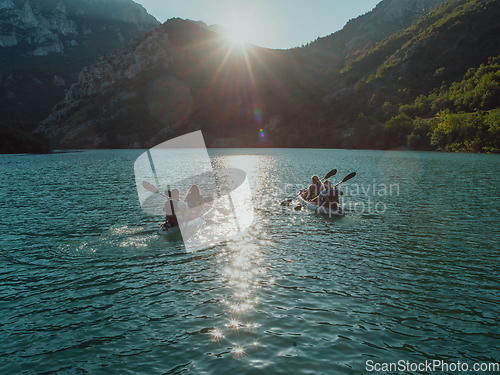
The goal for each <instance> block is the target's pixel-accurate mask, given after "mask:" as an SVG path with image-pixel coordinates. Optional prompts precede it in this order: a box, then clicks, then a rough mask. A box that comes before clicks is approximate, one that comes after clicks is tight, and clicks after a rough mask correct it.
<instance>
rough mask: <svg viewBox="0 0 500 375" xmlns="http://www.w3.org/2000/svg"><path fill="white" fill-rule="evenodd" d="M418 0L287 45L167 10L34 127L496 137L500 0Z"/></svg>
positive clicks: (148, 140)
mask: <svg viewBox="0 0 500 375" xmlns="http://www.w3.org/2000/svg"><path fill="white" fill-rule="evenodd" d="M415 3H417V4H418V7H420V6H422V4H424V3H425V2H409V1H406V0H392V1H382V2H381V3H380V4H379V5H378V6H377V7H376V8H375V9H374V10H373V11H372V12H371V13H368V14H366V15H363V16H361V17H359V19H356V20H353V21H350V22H349V23H348V24H347V25H346V27H344V29H343V30H341V31H339V32H338V33H335V34H332V35H331V36H329V37H326V38H322V39H319V40H317V41H316V42H314V43H312V44H310V45H308V46H305V47H303V48H295V49H291V50H269V49H265V48H259V47H255V46H245V47H240V46H238V45H237V44H231V43H230V42H229V41H228V39H226V38H225V37H223V36H221V35H219V34H216V33H214V32H212V31H210V29H209V28H207V27H206V25H205V24H200V23H195V22H191V21H187V20H181V19H172V20H169V21H167V22H166V23H165V24H163V25H162V26H161V27H159V28H157V29H155V30H153V31H152V32H149V33H147V34H146V35H144V36H143V37H141V38H137V39H134V40H133V41H132V42H131V43H129V44H128V45H127V46H125V47H124V48H122V49H120V50H118V51H116V52H113V53H110V54H108V55H106V56H104V57H102V58H101V59H100V60H99V61H98V62H97V63H95V64H93V65H89V66H87V67H86V68H85V69H84V70H82V72H81V73H80V76H79V80H78V82H77V83H76V84H74V85H72V86H71V88H70V89H69V90H68V92H67V94H66V97H65V99H64V100H63V101H61V102H60V103H58V104H57V105H56V106H55V107H54V108H53V110H52V113H51V115H50V116H49V117H48V118H47V119H45V120H44V121H43V122H42V123H41V124H40V126H39V127H38V128H37V131H38V132H41V133H44V134H47V135H48V136H49V137H51V139H52V140H53V141H54V142H55V144H56V146H57V147H59V148H129V147H151V146H153V145H155V144H158V143H160V142H162V141H164V140H166V139H169V138H173V137H174V136H176V135H180V134H185V133H187V132H190V131H194V130H198V129H202V130H203V131H204V135H205V137H206V138H207V141H208V142H207V143H208V144H212V141H213V140H216V142H214V144H215V145H220V144H226V145H227V144H230V145H232V146H238V147H269V146H273V147H328V148H378V149H380V148H382V149H387V148H395V147H400V146H406V147H411V148H415V149H429V150H434V149H438V150H447V151H475V152H498V151H500V143H499V139H500V137H499V133H500V130H499V124H498V118H500V114H499V113H498V111H500V103H499V98H500V91H499V90H500V89H499V88H500V78H499V76H500V73H497V70H496V69H497V68H498V61H499V60H498V59H497V56H499V55H500V37H499V36H500V33H499V32H498V31H499V26H498V23H497V19H498V17H499V16H500V2H498V1H496V0H449V1H446V2H442V1H441V2H440V1H435V2H431V1H428V2H427V4H428V5H427V6H429V5H431V6H432V5H434V8H433V9H432V10H429V11H425V12H423V11H421V12H420V13H419V11H418V7H416V6H414V5H415ZM411 17H416V19H414V21H413V22H411V23H410V20H411ZM408 24H410V25H409V26H408V27H403V28H401V25H408ZM398 25H399V26H398ZM398 27H399V29H398ZM394 29H397V31H396V32H393V33H392V34H390V33H391V32H392V30H394ZM384 35H388V36H387V37H384ZM365 43H367V44H365ZM464 111H467V112H466V113H463V112H464ZM422 116H425V117H422ZM471 124H472V125H471Z"/></svg>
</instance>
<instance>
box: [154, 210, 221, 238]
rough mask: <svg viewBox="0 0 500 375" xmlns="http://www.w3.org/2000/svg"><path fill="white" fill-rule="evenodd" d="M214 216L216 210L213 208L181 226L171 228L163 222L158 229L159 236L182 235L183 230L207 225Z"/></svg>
mask: <svg viewBox="0 0 500 375" xmlns="http://www.w3.org/2000/svg"><path fill="white" fill-rule="evenodd" d="M213 216H214V208H213V207H211V208H210V210H209V211H208V212H207V213H205V214H203V215H201V216H200V217H197V218H195V219H193V220H190V221H187V222H185V223H181V224H180V225H176V226H173V227H172V226H170V224H169V223H167V222H165V221H164V222H163V223H161V224H160V226H159V227H158V234H159V235H160V236H169V235H171V234H176V233H180V231H181V230H189V229H193V228H196V227H198V226H199V225H201V224H203V223H205V222H206V221H207V220H210V219H211V218H212V217H213Z"/></svg>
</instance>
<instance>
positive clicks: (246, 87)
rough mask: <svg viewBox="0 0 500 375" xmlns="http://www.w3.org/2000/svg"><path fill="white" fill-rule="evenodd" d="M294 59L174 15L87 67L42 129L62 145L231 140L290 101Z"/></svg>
mask: <svg viewBox="0 0 500 375" xmlns="http://www.w3.org/2000/svg"><path fill="white" fill-rule="evenodd" d="M247 61H248V65H247ZM289 61H290V58H289V56H288V55H287V52H286V51H272V50H267V49H263V48H258V47H251V46H248V47H247V49H246V50H245V52H244V51H243V50H241V49H239V48H238V47H235V46H234V45H232V44H231V43H230V42H229V41H228V40H227V38H225V37H223V36H221V35H219V34H217V33H214V32H212V31H210V30H208V29H207V28H205V27H202V26H200V25H198V24H196V23H194V22H191V21H185V20H180V19H172V20H169V21H167V22H166V23H165V24H164V25H162V26H160V27H159V28H158V29H155V30H153V31H152V32H150V33H148V34H146V35H144V36H143V37H141V38H137V39H134V40H133V41H132V42H131V43H129V44H128V45H127V46H126V47H125V48H123V49H120V50H118V51H116V52H113V53H111V54H108V55H106V56H104V57H102V58H101V59H99V61H98V62H96V63H95V64H92V65H90V66H88V67H86V68H84V69H83V70H82V72H81V73H80V76H79V80H78V82H77V83H76V84H74V85H72V86H71V88H70V89H69V91H68V92H67V94H66V97H65V99H64V100H63V101H62V102H60V103H58V104H57V105H56V106H55V107H54V109H53V111H52V114H51V115H50V116H49V117H48V118H47V119H46V120H44V121H43V122H42V123H41V124H40V126H39V127H38V128H37V129H36V131H37V132H44V133H46V134H48V135H49V136H50V137H51V138H52V139H53V141H54V142H55V144H56V147H60V148H130V147H139V146H140V147H151V146H153V145H155V144H157V143H160V142H162V141H164V140H166V139H168V138H171V137H173V136H174V135H176V134H177V133H179V134H183V133H185V132H186V131H193V130H198V129H201V128H202V129H203V130H204V131H205V135H206V136H207V134H213V137H214V138H222V137H231V136H232V135H234V134H241V133H244V132H245V131H247V130H248V129H252V130H254V128H255V127H258V126H260V124H261V123H262V122H263V119H262V118H261V117H259V116H260V114H259V112H258V111H261V112H262V111H263V106H264V104H265V103H267V105H268V108H269V111H264V113H265V114H266V117H267V116H268V115H269V116H270V115H271V114H272V113H273V112H276V111H278V110H279V108H283V106H284V105H287V104H288V103H287V102H286V100H285V98H284V97H283V95H282V93H283V92H285V91H286V88H285V87H284V86H283V85H282V84H281V82H284V81H285V77H293V76H294V73H295V71H293V66H292V65H291V64H290V63H289ZM249 67H250V68H249ZM249 69H250V70H249ZM271 82H274V83H272V84H271ZM290 82H291V84H292V85H294V82H293V78H292V81H290ZM280 93H281V94H280ZM256 113H257V115H256Z"/></svg>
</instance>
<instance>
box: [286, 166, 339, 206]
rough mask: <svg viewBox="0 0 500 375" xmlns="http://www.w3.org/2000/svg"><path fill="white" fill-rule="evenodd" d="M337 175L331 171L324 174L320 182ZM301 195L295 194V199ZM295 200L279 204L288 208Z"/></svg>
mask: <svg viewBox="0 0 500 375" xmlns="http://www.w3.org/2000/svg"><path fill="white" fill-rule="evenodd" d="M336 174H337V170H336V169H332V170H331V171H330V172H328V173H327V174H326V176H325V177H323V178H322V179H321V180H320V181H323V180H326V179H327V178H330V177H332V176H335V175H336ZM300 194H301V193H299V194H297V195H296V196H295V198H297V197H298V196H299V195H300ZM295 198H292V199H286V200H284V201H283V202H281V203H280V205H281V206H288V205H289V204H290V203H291V202H292V201H293V200H294V199H295Z"/></svg>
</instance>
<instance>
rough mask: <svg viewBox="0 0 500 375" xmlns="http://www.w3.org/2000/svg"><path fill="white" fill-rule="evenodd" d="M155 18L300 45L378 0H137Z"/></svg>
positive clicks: (283, 45)
mask: <svg viewBox="0 0 500 375" xmlns="http://www.w3.org/2000/svg"><path fill="white" fill-rule="evenodd" d="M135 1H136V2H138V3H140V4H142V5H143V6H144V8H146V10H147V11H148V13H149V14H151V15H153V16H154V17H155V18H156V19H157V20H158V21H160V22H162V23H163V22H165V21H166V20H167V19H169V18H175V17H179V18H183V19H186V18H187V19H190V20H193V21H203V22H205V23H206V24H207V25H212V24H217V25H221V26H223V27H224V28H225V29H227V30H228V33H229V36H230V37H232V38H233V39H234V40H235V41H240V42H245V43H250V44H254V45H257V46H260V47H267V48H273V49H288V48H294V47H300V46H301V45H303V44H304V45H305V44H307V43H309V42H312V41H314V40H315V39H317V38H318V37H323V36H327V35H330V34H332V33H334V32H335V31H338V30H340V29H342V27H344V25H345V24H346V23H347V21H349V19H352V18H356V17H358V16H360V15H362V14H365V13H367V12H369V11H371V10H372V9H373V8H375V6H376V5H377V4H378V3H379V2H380V1H381V0H353V1H349V0H135Z"/></svg>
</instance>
